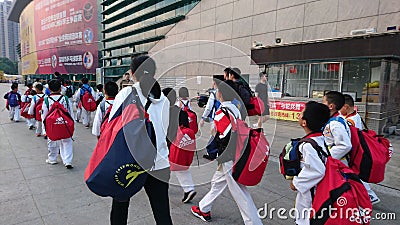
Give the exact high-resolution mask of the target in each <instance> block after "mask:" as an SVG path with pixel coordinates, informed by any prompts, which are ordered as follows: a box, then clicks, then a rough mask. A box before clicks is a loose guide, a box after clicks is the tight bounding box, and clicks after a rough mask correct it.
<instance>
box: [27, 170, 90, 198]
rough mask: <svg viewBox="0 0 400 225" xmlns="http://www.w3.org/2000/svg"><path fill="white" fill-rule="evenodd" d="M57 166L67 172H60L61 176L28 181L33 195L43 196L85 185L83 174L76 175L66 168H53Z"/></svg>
mask: <svg viewBox="0 0 400 225" xmlns="http://www.w3.org/2000/svg"><path fill="white" fill-rule="evenodd" d="M49 166H50V165H49ZM55 166H59V167H62V169H63V170H64V171H65V172H63V173H62V172H60V174H51V175H50V174H49V175H48V176H43V177H39V178H35V179H30V180H27V183H28V185H29V188H30V192H31V193H32V194H35V195H36V194H43V193H48V192H52V191H56V190H59V189H65V188H72V187H76V186H81V185H82V184H83V175H82V174H79V173H77V174H76V175H74V174H73V173H72V171H71V170H67V169H65V167H64V166H61V165H54V166H53V167H55ZM80 176H82V177H80Z"/></svg>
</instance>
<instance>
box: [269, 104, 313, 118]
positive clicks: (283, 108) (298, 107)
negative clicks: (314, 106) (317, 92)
mask: <svg viewBox="0 0 400 225" xmlns="http://www.w3.org/2000/svg"><path fill="white" fill-rule="evenodd" d="M269 104H270V109H269V112H270V117H271V118H274V119H279V120H290V121H298V120H299V116H300V114H301V112H302V111H303V110H304V108H305V107H306V103H305V102H288V101H270V103H269Z"/></svg>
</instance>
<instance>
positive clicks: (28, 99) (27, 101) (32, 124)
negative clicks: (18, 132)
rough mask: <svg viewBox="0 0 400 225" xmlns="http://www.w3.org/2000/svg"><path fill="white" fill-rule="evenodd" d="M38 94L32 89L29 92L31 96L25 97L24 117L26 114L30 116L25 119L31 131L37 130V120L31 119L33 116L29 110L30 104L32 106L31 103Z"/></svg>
mask: <svg viewBox="0 0 400 225" xmlns="http://www.w3.org/2000/svg"><path fill="white" fill-rule="evenodd" d="M36 94H37V92H36V91H35V90H33V89H32V90H31V91H30V92H29V95H26V97H25V104H24V107H22V110H25V112H24V113H25V114H24V115H26V114H28V115H29V116H28V117H26V118H25V119H26V123H27V125H28V128H29V130H33V129H35V123H36V120H35V118H33V117H31V115H30V114H29V108H30V105H29V104H30V102H31V101H32V99H33V96H35V95H36Z"/></svg>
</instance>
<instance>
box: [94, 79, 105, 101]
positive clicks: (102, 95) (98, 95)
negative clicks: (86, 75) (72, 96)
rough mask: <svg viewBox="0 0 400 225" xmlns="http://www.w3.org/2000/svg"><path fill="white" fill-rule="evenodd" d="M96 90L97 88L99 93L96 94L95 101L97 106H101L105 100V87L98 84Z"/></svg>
mask: <svg viewBox="0 0 400 225" xmlns="http://www.w3.org/2000/svg"><path fill="white" fill-rule="evenodd" d="M96 88H97V93H96V98H95V100H96V105H99V104H100V102H102V101H103V99H104V93H103V85H102V84H98V85H96Z"/></svg>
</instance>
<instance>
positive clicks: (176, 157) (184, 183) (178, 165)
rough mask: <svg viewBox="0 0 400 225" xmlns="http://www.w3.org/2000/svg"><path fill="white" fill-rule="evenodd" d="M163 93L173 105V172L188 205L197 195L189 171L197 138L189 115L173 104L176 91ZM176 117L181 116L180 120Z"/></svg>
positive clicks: (170, 130)
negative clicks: (190, 123) (190, 124)
mask: <svg viewBox="0 0 400 225" xmlns="http://www.w3.org/2000/svg"><path fill="white" fill-rule="evenodd" d="M163 93H164V95H166V96H167V98H168V100H169V101H170V103H171V105H172V106H170V120H169V126H168V132H167V137H168V140H167V143H168V147H169V149H170V154H169V162H170V166H171V171H174V173H175V175H176V177H177V178H178V181H179V183H180V185H181V187H182V188H183V192H184V193H183V198H182V202H183V203H188V202H190V201H191V200H192V199H193V198H194V196H195V195H196V194H197V193H196V192H195V191H194V183H193V179H192V174H191V173H190V171H189V166H190V164H191V163H192V160H193V155H194V151H195V150H196V140H195V138H196V137H195V134H194V132H193V130H191V129H190V127H189V116H188V113H187V112H185V111H182V110H180V109H179V108H178V107H177V106H175V105H173V102H175V101H176V93H175V91H174V90H173V89H171V88H170V89H164V90H163ZM176 115H179V116H178V118H177V117H176ZM176 120H177V121H176Z"/></svg>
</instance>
